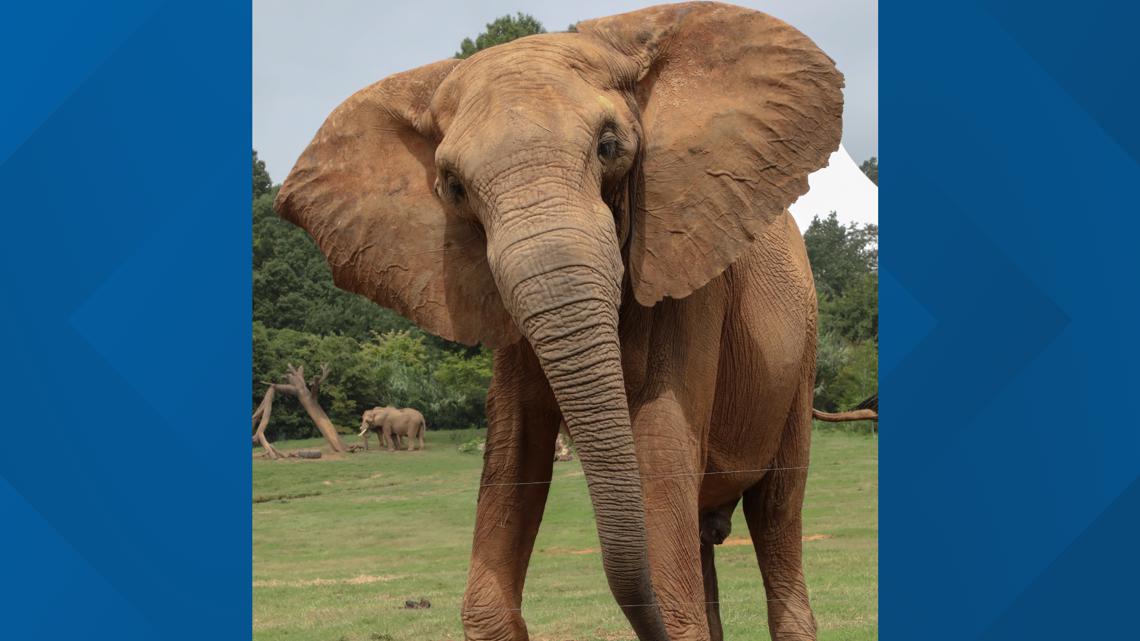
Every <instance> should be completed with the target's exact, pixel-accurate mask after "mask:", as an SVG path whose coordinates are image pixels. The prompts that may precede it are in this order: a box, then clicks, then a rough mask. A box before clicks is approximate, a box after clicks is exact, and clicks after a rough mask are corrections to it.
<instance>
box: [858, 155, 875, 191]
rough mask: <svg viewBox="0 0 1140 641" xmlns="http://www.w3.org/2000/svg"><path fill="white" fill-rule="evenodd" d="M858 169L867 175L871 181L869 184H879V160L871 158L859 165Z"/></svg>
mask: <svg viewBox="0 0 1140 641" xmlns="http://www.w3.org/2000/svg"><path fill="white" fill-rule="evenodd" d="M859 169H862V170H863V173H864V174H867V177H868V178H870V179H871V182H873V183H875V184H876V185H878V184H879V159H878V158H876V157H874V156H871V158H870V159H868V160H864V161H863V164H862V165H859Z"/></svg>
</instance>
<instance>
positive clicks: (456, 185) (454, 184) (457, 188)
mask: <svg viewBox="0 0 1140 641" xmlns="http://www.w3.org/2000/svg"><path fill="white" fill-rule="evenodd" d="M444 180H445V182H446V185H447V195H448V196H449V197H450V198H451V200H453V201H455V202H459V201H461V200H463V198H464V197H465V196H467V190H466V189H464V188H463V183H462V182H460V181H459V178H457V177H456V176H455V174H452V173H448V174H447V176H446V177H445V178H444Z"/></svg>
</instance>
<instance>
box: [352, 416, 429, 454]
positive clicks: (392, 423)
mask: <svg viewBox="0 0 1140 641" xmlns="http://www.w3.org/2000/svg"><path fill="white" fill-rule="evenodd" d="M426 431H427V422H425V421H424V415H423V414H421V413H420V411H419V410H417V409H413V408H410V407H404V408H400V407H392V406H390V405H389V406H385V407H373V408H372V409H370V410H365V412H364V414H362V415H361V417H360V436H361V437H362V438H363V439H364V449H366V450H367V449H368V435H369V433H371V432H376V440H378V441H382V444H383V445H384V447H386V448H388V451H389V452H391V451H393V450H395V449H397V448H399V447H400V438H401V437H406V438H407V439H408V451H409V452H411V451H413V450H415V449H416V439H417V438H418V439H419V442H420V449H421V450H422V449H424V432H426Z"/></svg>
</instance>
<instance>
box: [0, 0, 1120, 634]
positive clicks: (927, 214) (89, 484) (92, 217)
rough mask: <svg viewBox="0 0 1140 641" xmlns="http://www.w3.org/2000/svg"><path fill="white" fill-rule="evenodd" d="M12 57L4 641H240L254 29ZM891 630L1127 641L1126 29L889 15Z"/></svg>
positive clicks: (100, 42) (886, 192) (100, 9)
mask: <svg viewBox="0 0 1140 641" xmlns="http://www.w3.org/2000/svg"><path fill="white" fill-rule="evenodd" d="M5 12H6V13H5V21H4V24H3V26H0V33H2V35H3V37H0V65H3V75H2V77H3V78H4V83H5V89H6V97H7V99H6V100H4V101H0V122H3V127H2V131H0V193H3V194H4V200H3V203H4V204H3V206H2V208H0V215H2V219H3V222H4V235H3V237H2V240H3V252H0V267H2V270H3V273H2V274H0V295H2V299H0V300H3V308H2V310H0V312H2V313H0V322H2V323H3V336H4V337H5V339H6V340H5V347H6V349H5V356H6V359H5V361H4V363H3V366H2V367H0V390H3V399H4V406H3V407H4V410H5V411H4V413H3V418H2V423H3V425H4V428H5V437H6V438H5V439H4V445H3V447H2V448H0V513H2V514H3V515H4V528H3V532H4V534H5V535H6V538H7V541H6V542H5V543H6V545H5V551H6V552H7V553H6V554H5V563H4V566H5V568H4V569H5V572H4V574H3V576H4V582H3V585H4V590H5V592H6V594H5V598H4V599H3V600H0V608H2V610H0V612H2V613H3V614H4V617H3V621H4V625H3V633H2V634H3V636H4V637H5V638H19V639H24V638H28V639H31V638H69V639H70V638H88V637H92V636H104V635H110V634H113V635H114V636H115V638H119V639H156V638H161V639H183V638H185V639H201V638H211V639H215V638H229V637H235V638H247V637H248V636H249V625H250V602H249V598H250V597H249V592H250V582H249V579H250V577H249V562H250V558H249V549H250V548H249V526H250V523H249V519H250V516H249V515H250V511H249V482H250V479H249V459H248V454H247V453H246V447H247V442H246V440H245V439H246V436H245V431H244V420H245V417H246V416H247V415H248V411H249V398H248V373H249V371H250V361H249V331H250V324H249V310H250V304H249V296H250V279H249V251H250V237H249V234H250V231H249V222H248V220H249V219H248V218H247V216H248V212H249V200H248V198H249V195H250V192H249V164H248V162H249V160H248V159H249V156H248V153H249V140H250V123H249V104H250V95H249V91H250V78H249V73H250V71H249V70H250V65H249V61H250V8H249V6H248V5H242V4H241V3H225V2H213V3H202V2H199V3H193V4H191V3H173V2H147V1H141V0H134V1H129V2H123V3H115V5H114V7H110V6H105V5H104V4H103V3H80V2H70V3H62V4H55V5H51V6H35V5H32V4H26V3H25V4H23V5H13V6H11V7H7V8H6V9H5ZM881 15H882V23H881V26H882V30H881V56H880V60H881V61H882V63H881V72H882V87H883V90H882V95H881V115H882V121H883V127H882V141H881V144H882V154H881V155H882V157H883V168H882V169H883V171H882V175H881V176H882V182H881V186H882V199H881V205H882V212H881V216H882V222H883V226H882V256H881V259H882V270H883V275H882V296H881V301H882V302H881V304H882V310H881V312H882V328H883V332H882V364H883V365H882V368H883V371H882V378H881V380H882V390H881V396H882V407H883V411H884V414H885V416H886V420H884V422H883V423H882V437H881V447H882V457H881V461H882V484H881V488H882V489H881V526H882V527H881V536H882V540H881V566H880V574H881V630H882V637H883V638H884V639H888V640H894V639H916V638H921V639H951V638H952V639H995V640H996V639H1011V638H1035V639H1073V638H1131V637H1132V636H1134V634H1135V625H1134V620H1133V619H1134V617H1133V616H1132V612H1131V608H1130V607H1129V606H1131V605H1132V603H1131V601H1132V599H1131V598H1130V597H1132V596H1133V595H1134V594H1135V592H1136V590H1135V579H1134V577H1136V576H1138V575H1140V572H1138V570H1140V552H1138V549H1140V548H1138V546H1137V545H1136V544H1135V541H1134V539H1135V537H1134V536H1132V534H1133V533H1134V532H1135V531H1136V530H1137V525H1138V520H1140V518H1138V515H1140V430H1138V429H1137V425H1136V419H1135V412H1134V410H1133V409H1132V404H1133V397H1134V396H1135V393H1134V391H1135V390H1136V389H1137V388H1138V385H1137V383H1138V381H1137V375H1136V373H1135V372H1136V367H1135V363H1137V362H1140V359H1138V358H1137V356H1138V354H1137V342H1136V340H1135V339H1134V334H1135V329H1134V328H1135V326H1136V325H1137V323H1136V313H1135V312H1136V302H1135V301H1136V299H1135V295H1134V294H1135V291H1136V285H1135V280H1136V278H1137V274H1138V272H1140V270H1138V269H1137V261H1136V258H1135V256H1136V249H1135V247H1136V239H1137V238H1140V233H1138V232H1140V229H1137V227H1138V226H1140V216H1137V214H1138V213H1140V208H1138V206H1137V204H1136V192H1137V187H1138V186H1140V167H1138V161H1140V126H1138V121H1137V119H1136V117H1135V111H1136V109H1135V105H1136V104H1137V100H1136V90H1135V79H1136V78H1137V77H1138V76H1140V47H1136V46H1135V33H1134V25H1135V24H1137V18H1138V17H1140V16H1138V15H1137V9H1136V8H1134V7H1133V8H1130V7H1126V6H1121V5H1119V3H1114V4H1109V3H1108V2H1107V1H1106V0H1092V1H1090V2H1085V3H1082V4H1080V5H1066V6H1063V7H1061V8H1060V9H1059V10H1052V9H1049V8H1047V7H1045V6H1044V5H1042V4H1040V3H1034V4H1029V3H1015V2H1001V1H996V2H985V3H978V2H966V3H956V4H954V5H953V6H952V7H946V8H941V7H933V6H931V5H928V4H926V3H913V2H906V3H904V2H899V1H898V0H888V1H887V2H885V3H883V6H882V13H881Z"/></svg>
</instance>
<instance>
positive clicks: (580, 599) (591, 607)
mask: <svg viewBox="0 0 1140 641" xmlns="http://www.w3.org/2000/svg"><path fill="white" fill-rule="evenodd" d="M867 442H868V447H869V451H868V455H867V458H866V460H865V461H854V460H852V461H848V463H864V464H866V465H867V467H868V475H867V478H866V480H865V483H866V490H867V492H866V495H867V505H866V509H865V514H866V515H867V527H868V529H869V530H870V531H871V532H873V533H874V534H873V535H872V537H871V538H872V545H871V547H870V550H869V551H868V552H867V561H868V566H867V574H866V581H867V584H868V585H867V586H866V588H868V589H867V593H868V595H869V596H868V599H867V602H866V604H865V605H864V606H859V605H858V604H857V603H854V602H852V601H851V600H850V598H847V597H846V596H845V597H844V598H843V599H842V601H843V603H836V604H829V603H826V602H821V599H825V598H826V597H825V596H824V595H827V594H830V595H833V596H834V595H836V594H837V591H836V590H835V589H832V588H830V587H828V588H825V589H823V590H822V592H821V591H820V590H817V589H814V588H813V583H812V577H811V576H810V574H809V576H808V586H807V588H808V589H807V593H808V600H809V602H810V604H811V606H812V607H813V609H814V610H815V612H816V620H817V622H818V624H819V627H820V629H821V630H822V629H828V628H836V627H843V628H845V629H847V628H852V627H854V628H856V629H862V630H865V631H866V635H867V636H866V637H863V636H856V637H851V636H848V637H845V638H868V639H875V638H877V636H878V623H877V621H878V619H877V610H878V581H877V569H878V544H877V540H878V539H877V517H878V514H877V500H876V499H877V496H876V495H877V480H878V435H877V431H872V432H871V436H870V438H868V439H867ZM810 468H811V466H810V465H804V466H772V467H758V468H749V469H739V470H715V471H710V472H694V473H684V472H682V473H669V474H650V475H643V476H642V478H643V479H644V480H650V479H669V478H680V477H697V476H702V477H703V476H713V475H715V476H725V475H738V474H739V475H759V474H769V473H780V472H788V471H799V470H810ZM575 482H582V483H583V484H585V482H586V478H585V476H584V474H582V473H581V472H580V471H577V472H571V473H569V474H559V473H558V468H557V467H556V468H555V474H554V475H553V476H552V478H551V479H550V480H539V481H523V482H492V483H472V484H469V485H466V486H465V487H456V488H453V489H452V490H451V491H455V492H460V493H463V494H466V493H467V492H468V491H475V492H478V490H480V489H482V488H485V487H502V486H512V485H551V484H555V483H557V484H563V483H566V484H569V483H575ZM808 493H809V497H810V496H811V485H810V482H809V488H808ZM738 507H739V506H738ZM423 516H424V519H425V521H430V520H431V516H430V515H423ZM805 533H806V531H805ZM828 538H830V537H828ZM807 540H814V539H807ZM732 542H733V543H734V544H735V545H743V542H742V541H741V537H739V536H737V537H735V538H734V540H733V541H732ZM719 547H720V546H718V548H719ZM749 547H751V546H749ZM582 552H588V553H590V554H597V553H598V551H597V550H596V549H591V550H586V551H582ZM718 552H719V549H718ZM547 553H548V552H547V551H545V550H543V549H539V548H537V547H536V548H535V550H534V552H533V555H532V557H531V564H530V565H531V567H534V566H535V564H536V561H541V559H542V557H543V555H544V554H547ZM573 553H574V554H577V553H580V552H578V551H575V552H573ZM810 554H811V552H809V551H806V550H805V557H808V556H809V555H810ZM723 559H724V557H723V556H722V555H720V554H718V556H717V562H718V566H719V565H720V563H721V562H722V561H723ZM735 560H736V561H739V557H735ZM599 562H600V561H594V562H592V563H591V564H589V565H590V567H586V565H587V564H583V565H582V567H581V569H580V572H581V573H582V574H583V575H584V574H585V573H586V572H593V573H595V574H597V576H596V579H597V591H596V592H595V591H591V592H589V593H584V592H578V593H575V594H573V595H567V594H558V593H547V594H543V593H541V592H537V593H532V592H531V591H530V590H528V591H527V592H526V593H525V595H524V606H523V607H509V608H505V607H496V606H485V607H484V606H466V607H464V605H463V597H462V590H463V586H462V585H457V586H455V587H451V585H449V586H448V589H447V590H446V592H445V593H444V594H440V593H438V592H437V593H436V596H437V597H439V598H436V599H434V601H435V602H434V603H433V604H432V607H431V612H430V616H431V618H432V619H436V618H438V617H444V618H449V619H453V620H455V621H459V620H460V619H461V618H462V615H463V613H464V612H467V613H472V612H479V613H480V614H483V615H486V614H489V613H494V612H502V613H504V614H511V615H520V614H521V615H527V619H528V620H529V619H530V618H531V617H530V616H529V615H528V613H530V614H537V615H538V617H537V618H539V619H543V618H550V617H551V616H553V615H554V614H566V613H571V612H572V613H573V616H574V618H575V620H578V619H579V618H580V617H581V616H582V615H583V614H585V613H586V612H595V616H596V617H597V621H596V622H595V624H596V625H601V626H603V627H605V626H606V625H608V624H612V625H615V626H616V627H618V628H620V627H621V625H622V623H623V621H624V617H623V616H622V614H621V612H622V610H623V609H625V610H629V609H637V608H652V607H657V608H667V609H669V610H673V611H684V610H690V611H698V610H699V611H703V610H705V609H706V608H707V607H708V606H712V605H715V606H717V607H718V608H720V618H721V621H722V624H723V626H724V628H725V629H726V636H728V633H727V630H728V629H729V628H731V627H733V626H745V627H746V628H747V629H758V630H759V629H767V628H768V620H767V616H768V611H769V609H770V608H769V607H768V606H770V605H772V604H776V603H784V602H795V601H799V600H802V599H783V598H767V597H766V595H765V594H764V588H763V586H762V585H761V582H760V574H759V571H758V569H757V568H756V567H755V565H753V571H755V572H756V574H755V580H754V582H753V584H752V587H751V589H750V590H749V592H750V594H749V595H747V596H736V595H735V594H725V592H726V590H725V588H724V587H723V584H722V589H721V597H720V598H718V599H715V600H693V601H680V602H678V601H672V602H668V603H663V602H658V603H635V604H626V605H625V606H619V605H618V604H617V603H616V602H613V601H612V599H608V602H607V600H606V599H604V598H603V599H602V602H603V603H604V604H599V603H588V602H586V601H590V600H595V601H596V600H598V596H599V595H603V596H608V590H607V589H606V588H605V579H604V575H603V574H602V573H601V571H600V567H597V566H598V564H599ZM255 565H256V562H255ZM719 569H720V568H718V570H719ZM465 571H466V568H464V572H465ZM722 572H723V570H722ZM859 574H862V573H859ZM448 575H449V576H451V577H454V576H456V573H455V572H454V570H451V571H449V572H448ZM848 578H855V579H860V577H848ZM722 579H723V574H722ZM318 581H320V580H318ZM351 582H352V580H351V579H350V580H348V583H351ZM448 582H449V583H453V582H454V580H453V579H451V580H449V581H448ZM330 583H331V582H330ZM441 583H442V581H441ZM263 585H268V584H264V583H263ZM318 585H324V584H318ZM338 585H339V584H338ZM847 596H850V595H847ZM256 600H257V599H256V597H255V601H256ZM828 605H832V606H834V607H832V608H830V610H832V611H833V612H834V614H832V615H830V616H820V610H821V606H828ZM256 630H257V617H255V638H256V637H257V634H256ZM532 634H534V629H533V627H532ZM607 634H611V633H607ZM345 638H349V637H345ZM373 638H385V637H384V636H378V637H377V636H375V635H374V637H373ZM390 638H392V639H393V640H396V641H398V640H399V639H402V638H403V637H400V636H393V637H390ZM408 638H411V637H408ZM425 638H426V637H425ZM536 638H542V639H547V638H551V639H552V638H559V637H549V636H546V637H543V636H537V637H536ZM575 638H577V637H575ZM585 638H594V637H585ZM599 638H605V639H619V638H624V637H621V636H620V635H619V636H603V637H599Z"/></svg>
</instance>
